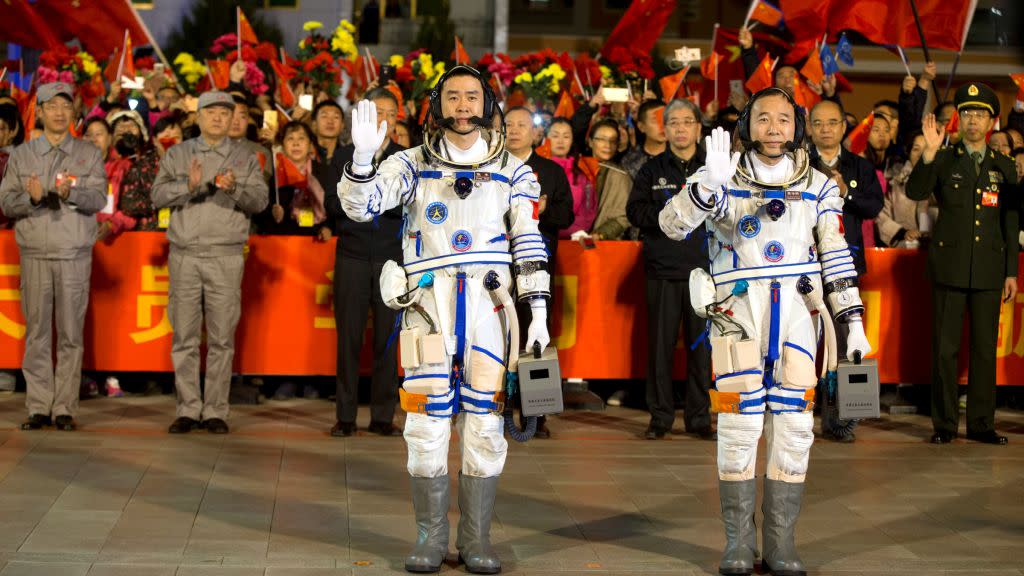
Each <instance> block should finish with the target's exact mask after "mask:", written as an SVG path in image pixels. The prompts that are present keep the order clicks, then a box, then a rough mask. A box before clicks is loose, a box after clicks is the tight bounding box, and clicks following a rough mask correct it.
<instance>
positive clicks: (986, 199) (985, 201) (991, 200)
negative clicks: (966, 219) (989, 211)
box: [981, 192, 999, 206]
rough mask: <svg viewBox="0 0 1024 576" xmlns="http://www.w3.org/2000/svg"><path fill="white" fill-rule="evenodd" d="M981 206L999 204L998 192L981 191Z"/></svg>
mask: <svg viewBox="0 0 1024 576" xmlns="http://www.w3.org/2000/svg"><path fill="white" fill-rule="evenodd" d="M981 205H982V206H999V192H982V193H981Z"/></svg>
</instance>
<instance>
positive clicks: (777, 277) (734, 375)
mask: <svg viewBox="0 0 1024 576" xmlns="http://www.w3.org/2000/svg"><path fill="white" fill-rule="evenodd" d="M771 96H783V97H784V99H783V98H770V97H771ZM758 102H760V104H759V105H758V107H757V108H755V103H758ZM765 108H771V110H769V111H764V109H765ZM755 113H756V117H755V118H753V119H752V116H755ZM800 114H801V113H800V112H799V111H796V108H795V106H794V105H793V102H792V100H791V98H790V97H789V96H788V95H787V94H786V93H784V92H782V91H781V90H779V89H773V88H769V89H767V90H765V91H763V92H760V93H758V94H756V95H754V97H753V98H751V100H750V103H748V105H747V108H746V109H745V110H744V112H743V114H742V115H741V117H740V120H739V127H738V131H739V134H740V139H741V141H743V142H744V144H745V145H746V147H747V148H748V150H757V151H756V152H755V151H748V152H746V153H740V152H735V153H733V152H732V149H731V146H730V138H729V134H728V133H726V132H724V131H723V130H722V129H721V128H719V129H716V130H715V131H714V132H713V133H712V134H711V135H709V136H708V137H707V139H706V144H707V162H706V164H705V167H704V168H703V169H701V170H700V171H698V172H697V173H696V174H694V175H693V176H692V177H691V178H690V179H689V181H688V182H687V184H686V185H685V186H684V187H683V189H682V190H681V191H680V192H679V193H678V194H677V195H676V196H674V197H673V198H672V200H671V201H670V202H669V203H668V204H666V206H665V207H664V209H663V210H662V212H661V214H660V217H659V218H660V224H661V228H662V230H663V231H664V232H665V233H666V234H667V235H668V236H669V237H671V238H674V239H682V238H684V237H686V236H687V235H688V234H691V233H703V231H702V230H700V228H701V225H702V224H706V226H707V230H708V242H709V244H708V247H709V255H710V257H711V274H710V275H707V273H704V272H703V271H700V270H698V271H695V274H694V275H692V276H691V295H693V296H691V299H692V300H693V302H692V303H693V305H694V308H695V309H696V310H697V312H698V313H700V314H702V315H705V316H706V317H707V318H708V320H709V324H710V340H711V344H712V365H713V370H714V372H715V388H716V389H715V390H712V391H711V395H712V409H713V410H714V411H716V412H718V413H719V416H718V471H719V480H720V483H719V487H720V492H721V500H722V516H723V521H724V522H725V526H726V537H727V540H728V542H727V546H726V550H725V554H724V557H723V559H722V562H721V564H720V567H719V570H720V572H721V573H722V574H750V573H751V572H752V571H753V569H754V556H755V550H756V549H757V535H756V531H755V528H754V524H753V517H754V507H755V499H756V494H757V489H756V485H755V479H754V477H755V474H754V467H755V456H756V454H757V444H758V440H759V438H760V437H761V434H762V428H763V429H764V434H765V436H766V440H767V454H768V462H767V476H766V478H765V498H764V504H763V510H764V515H765V521H764V541H763V546H764V547H763V561H764V563H765V564H766V565H767V566H766V568H767V569H770V570H771V571H772V574H775V575H777V576H791V575H801V574H804V568H803V564H802V563H801V561H800V559H799V557H798V556H797V554H796V549H795V545H794V542H793V532H794V528H795V524H796V518H797V515H798V514H799V510H800V500H801V496H802V491H803V482H804V477H805V475H806V473H807V464H808V457H809V454H810V448H811V443H812V442H813V440H814V433H813V425H814V417H813V412H812V409H813V405H814V402H813V400H814V390H815V385H816V383H817V379H818V378H817V374H816V370H815V355H816V351H817V348H818V338H819V322H820V324H821V326H820V328H822V331H823V332H824V336H825V340H826V346H825V350H826V353H827V354H831V357H830V358H827V359H825V360H824V362H825V363H826V364H828V365H830V366H832V367H834V366H835V362H836V354H835V351H834V350H835V338H834V332H833V331H832V328H833V326H832V322H831V318H829V314H828V312H827V310H826V309H825V307H824V305H823V301H824V300H826V299H827V302H828V305H829V308H831V312H832V316H833V317H834V318H835V319H836V320H837V321H840V322H844V323H845V324H846V326H847V328H848V329H849V331H850V332H849V339H848V349H847V351H846V352H847V356H848V357H851V358H852V357H853V356H854V354H855V353H856V352H859V353H860V354H866V353H868V352H869V351H870V347H869V346H868V344H867V340H866V338H865V337H864V331H863V326H862V324H861V320H860V315H861V312H862V310H863V305H862V303H861V300H860V296H859V293H858V289H857V287H856V277H857V274H856V271H855V270H854V266H853V259H852V258H851V257H850V250H849V248H848V247H847V244H846V241H845V239H844V238H843V233H842V229H841V226H842V224H841V222H842V207H843V200H842V198H840V196H839V192H838V187H837V185H836V183H835V182H834V181H832V180H830V179H829V178H828V177H826V176H825V175H824V174H822V173H821V172H818V171H816V170H814V169H813V168H811V167H810V166H809V165H808V161H807V154H806V152H805V151H804V150H803V149H802V148H799V147H797V146H794V145H793V144H792V142H800V141H801V140H802V134H803V119H802V116H800ZM752 122H754V123H756V124H755V125H754V126H753V127H752V126H751V123H752ZM759 138H765V139H770V140H771V141H772V142H773V143H774V145H775V147H776V148H777V149H779V150H781V151H780V152H779V153H777V154H776V155H774V156H773V155H769V154H765V153H763V152H761V151H763V150H764V149H765V148H764V147H763V146H762V144H761V142H760V141H759ZM783 143H784V144H783ZM698 231H699V232H698ZM823 292H824V294H825V296H826V298H822V296H821V294H822V293H823Z"/></svg>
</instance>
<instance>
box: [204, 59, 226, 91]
mask: <svg viewBox="0 0 1024 576" xmlns="http://www.w3.org/2000/svg"><path fill="white" fill-rule="evenodd" d="M206 67H207V68H209V69H210V80H211V81H212V82H213V86H214V88H216V89H217V90H223V89H225V88H227V87H228V84H230V83H231V64H229V63H228V61H227V60H207V61H206Z"/></svg>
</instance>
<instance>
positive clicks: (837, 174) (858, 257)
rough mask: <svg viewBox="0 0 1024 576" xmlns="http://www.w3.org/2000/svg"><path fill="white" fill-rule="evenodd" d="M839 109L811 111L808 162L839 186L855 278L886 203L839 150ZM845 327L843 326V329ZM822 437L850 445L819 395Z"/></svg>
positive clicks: (849, 426)
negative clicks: (868, 225)
mask: <svg viewBox="0 0 1024 576" xmlns="http://www.w3.org/2000/svg"><path fill="white" fill-rule="evenodd" d="M843 116H844V114H843V109H842V107H841V106H840V105H839V104H837V103H836V102H834V101H832V100H822V101H821V102H818V103H817V104H815V105H814V108H812V109H811V114H810V121H811V129H810V130H809V134H810V136H811V144H812V146H811V147H810V148H811V162H812V163H813V164H812V165H813V166H814V167H815V168H817V169H818V170H820V171H822V172H824V173H825V174H827V175H829V176H831V177H832V178H834V179H835V181H836V184H838V185H839V195H840V197H842V198H843V220H842V223H843V226H842V228H841V231H842V232H843V236H844V237H845V238H846V243H847V244H848V245H849V246H850V251H851V252H852V256H853V264H854V267H855V268H856V270H857V276H860V275H862V274H864V273H865V272H867V262H866V260H865V258H864V235H863V233H862V232H861V230H862V224H863V222H864V220H869V219H871V218H874V217H875V216H878V213H879V212H881V211H882V206H883V204H884V203H885V197H884V195H883V194H882V185H881V184H880V183H879V181H878V176H877V175H876V173H875V168H874V166H872V165H871V162H868V161H867V160H865V159H864V158H861V157H860V156H857V155H856V154H853V153H851V152H850V151H849V150H846V149H845V148H843V147H842V145H841V143H842V141H843V132H844V130H845V128H846V122H845V121H844V120H843ZM843 326H845V324H844V325H843ZM836 332H837V333H836V339H837V340H838V345H839V349H840V350H845V349H846V331H845V330H843V329H839V330H837V331H836ZM820 398H821V399H822V400H823V401H821V402H819V405H820V406H821V434H822V436H824V437H825V438H827V439H830V440H835V441H837V442H853V441H854V440H855V439H856V438H855V436H854V433H853V429H854V425H855V423H854V422H853V421H847V420H839V418H838V412H837V409H836V406H835V403H834V401H832V400H833V399H830V398H828V397H827V396H826V395H825V394H824V391H821V396H820Z"/></svg>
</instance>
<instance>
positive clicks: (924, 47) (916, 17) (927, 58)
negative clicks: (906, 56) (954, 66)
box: [910, 0, 952, 98]
mask: <svg viewBox="0 0 1024 576" xmlns="http://www.w3.org/2000/svg"><path fill="white" fill-rule="evenodd" d="M910 10H911V11H912V12H913V13H914V24H915V25H916V26H917V35H918V37H919V38H921V50H922V51H923V52H924V61H925V62H926V63H927V62H931V61H932V56H931V54H929V53H928V42H927V41H925V38H924V28H922V27H921V16H920V14H918V13H917V3H916V2H915V1H914V0H910ZM950 81H951V82H952V80H950ZM932 91H933V92H935V97H936V98H938V97H939V89H938V88H937V87H936V86H935V82H932Z"/></svg>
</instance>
